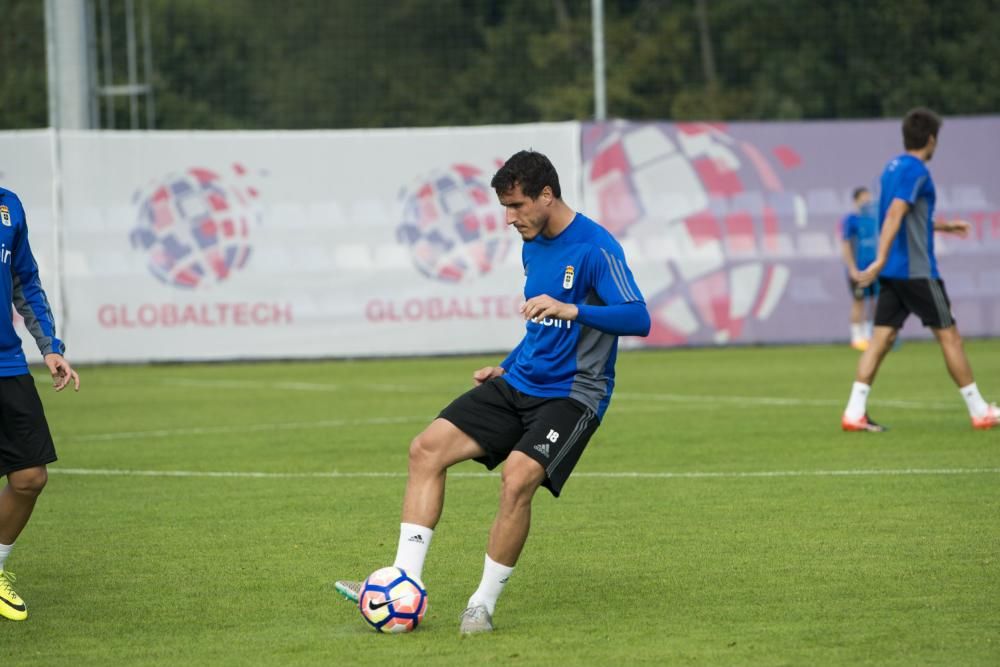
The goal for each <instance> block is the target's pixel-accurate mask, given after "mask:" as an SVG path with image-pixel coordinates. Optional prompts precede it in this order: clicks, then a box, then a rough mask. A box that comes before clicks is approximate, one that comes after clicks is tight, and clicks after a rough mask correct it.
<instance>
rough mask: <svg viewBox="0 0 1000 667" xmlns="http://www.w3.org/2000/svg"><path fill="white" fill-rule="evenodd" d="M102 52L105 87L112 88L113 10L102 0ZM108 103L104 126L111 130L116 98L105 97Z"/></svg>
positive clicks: (106, 0) (113, 123) (113, 126)
mask: <svg viewBox="0 0 1000 667" xmlns="http://www.w3.org/2000/svg"><path fill="white" fill-rule="evenodd" d="M101 47H102V48H101V50H102V51H103V52H104V53H103V54H102V55H103V56H104V87H105V88H110V87H111V86H112V85H113V84H114V77H113V76H112V70H111V64H112V60H111V8H110V7H109V6H108V0H101ZM105 101H106V102H107V105H108V106H107V120H106V121H105V123H104V126H105V127H106V128H108V129H109V130H113V129H114V128H115V98H113V97H111V96H110V95H106V96H105Z"/></svg>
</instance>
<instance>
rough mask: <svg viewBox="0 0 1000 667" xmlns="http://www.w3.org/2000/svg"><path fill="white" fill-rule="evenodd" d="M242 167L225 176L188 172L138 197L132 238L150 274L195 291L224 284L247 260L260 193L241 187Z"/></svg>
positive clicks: (198, 170) (198, 169)
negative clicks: (143, 257)
mask: <svg viewBox="0 0 1000 667" xmlns="http://www.w3.org/2000/svg"><path fill="white" fill-rule="evenodd" d="M246 176H247V170H246V168H245V167H243V166H242V165H239V164H234V165H233V166H232V168H231V173H230V174H229V175H223V174H220V173H218V172H216V171H212V170H210V169H205V168H202V167H192V168H190V169H188V170H186V171H184V172H183V173H180V174H176V173H175V174H170V175H168V176H166V177H165V178H163V179H161V180H159V181H156V182H154V183H153V184H152V185H150V186H149V187H148V188H146V189H145V190H140V191H138V192H136V194H135V196H134V197H133V201H134V203H135V204H136V206H137V208H138V216H137V219H136V224H135V227H134V228H133V229H132V232H131V235H130V239H131V241H132V247H133V248H135V249H137V250H140V251H142V252H143V253H145V255H146V259H147V264H148V266H149V270H150V272H151V273H152V274H153V275H154V276H156V277H157V278H158V279H159V280H161V281H162V282H164V283H166V284H168V285H172V286H174V287H179V288H185V289H194V288H197V287H202V286H205V285H209V284H218V283H222V282H224V281H225V280H227V279H228V278H229V277H230V276H231V275H232V274H233V273H234V272H236V271H239V270H241V269H243V268H244V267H245V266H246V264H247V260H248V259H249V257H250V252H251V248H252V246H251V244H250V233H251V227H252V223H254V222H256V221H257V220H258V219H259V214H258V206H257V198H258V196H259V193H258V192H257V190H256V189H255V188H253V187H250V186H248V185H246V184H245V183H244V179H245V178H246Z"/></svg>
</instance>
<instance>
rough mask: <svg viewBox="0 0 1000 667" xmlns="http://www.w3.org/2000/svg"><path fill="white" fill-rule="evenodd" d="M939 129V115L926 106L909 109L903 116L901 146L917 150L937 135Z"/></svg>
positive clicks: (909, 149)
mask: <svg viewBox="0 0 1000 667" xmlns="http://www.w3.org/2000/svg"><path fill="white" fill-rule="evenodd" d="M940 129H941V116H939V115H937V114H936V113H934V112H933V111H931V110H930V109H928V108H926V107H917V108H916V109H910V110H909V111H908V112H907V113H906V116H905V117H904V118H903V148H905V149H906V150H908V151H917V150H920V149H921V148H923V147H924V146H926V145H927V142H928V141H930V140H931V137H935V138H936V137H937V135H938V130H940Z"/></svg>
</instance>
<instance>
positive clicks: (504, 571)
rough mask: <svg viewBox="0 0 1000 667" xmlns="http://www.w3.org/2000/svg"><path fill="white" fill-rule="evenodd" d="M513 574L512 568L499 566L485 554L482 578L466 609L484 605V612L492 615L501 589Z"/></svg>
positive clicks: (501, 591)
mask: <svg viewBox="0 0 1000 667" xmlns="http://www.w3.org/2000/svg"><path fill="white" fill-rule="evenodd" d="M513 573H514V568H512V567H507V566H506V565H501V564H500V563H498V562H496V561H495V560H493V559H492V558H490V555H489V554H486V561H485V562H484V563H483V578H482V581H480V582H479V588H477V589H476V592H475V593H473V594H472V597H471V598H469V604H468V605H466V606H468V607H475V606H477V605H486V610H487V611H489V612H490V616H492V615H493V610H494V609H496V606H497V600H498V599H499V598H500V594H501V593H503V587H504V586H506V585H507V580H508V579H510V575H512V574H513Z"/></svg>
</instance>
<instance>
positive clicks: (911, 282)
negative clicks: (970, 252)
mask: <svg viewBox="0 0 1000 667" xmlns="http://www.w3.org/2000/svg"><path fill="white" fill-rule="evenodd" d="M940 129H941V118H940V117H939V116H938V115H937V114H935V113H934V112H933V111H931V110H930V109H924V108H917V109H913V110H911V111H910V112H909V113H907V114H906V117H905V118H904V119H903V148H904V149H905V152H904V153H903V154H902V155H900V156H898V157H896V158H893V159H892V160H891V161H890V162H889V164H888V165H886V168H885V171H883V172H882V182H881V198H880V200H879V216H880V219H881V220H882V231H881V233H880V235H879V244H878V252H877V254H876V257H875V261H874V262H872V263H871V265H870V266H869V267H867V268H866V269H865V270H864V271H862V272H861V274H860V276H859V283H860V284H862V285H866V284H870V283H871V282H873V281H874V280H875V279H876V278H878V281H879V290H880V291H879V296H878V304H877V305H876V308H875V332H874V335H873V336H872V340H871V344H870V345H869V347H868V349H867V350H866V351H865V352H864V353H863V354H862V355H861V359H860V361H859V362H858V371H857V376H856V379H855V382H854V386H853V387H852V388H851V397H850V399H849V400H848V402H847V409H846V410H845V411H844V414H843V416H842V417H841V427H842V428H843V429H844V430H845V431H882V430H884V428H883V427H882V426H880V425H878V424H876V423H875V422H873V421H872V420H871V419H869V418H868V415H867V410H866V405H867V400H868V392H869V391H870V390H871V385H872V382H874V380H875V374H876V373H877V372H878V368H879V365H880V364H881V363H882V359H884V358H885V355H886V353H887V352H888V351H889V348H890V347H891V346H892V344H893V342H894V341H895V339H896V335H897V333H898V332H899V329H900V328H901V327H902V326H903V322H905V321H906V318H907V317H909V315H910V313H913V314H915V315H916V316H917V317H919V318H920V321H921V322H923V324H924V326H926V327H930V329H931V331H933V332H934V337H935V338H937V341H938V343H939V344H940V346H941V351H942V352H943V353H944V361H945V365H946V366H947V367H948V372H949V373H950V374H951V377H952V380H954V381H955V384H956V385H958V387H959V391H960V392H961V394H962V398H964V399H965V403H966V405H967V406H968V408H969V417H970V418H971V419H972V426H973V428H977V429H989V428H993V427H994V426H996V424H997V421H998V415H1000V411H998V410H997V406H996V404H992V405H991V404H988V403H987V402H986V401H985V400H983V397H982V395H981V394H980V393H979V388H978V387H977V386H976V383H975V381H974V380H973V377H972V368H971V367H970V366H969V360H968V358H966V356H965V349H964V347H963V345H962V336H961V335H959V333H958V327H957V326H956V325H955V318H954V317H953V316H952V314H951V302H950V301H949V300H948V293H947V292H946V291H945V289H944V282H943V281H942V280H941V276H940V275H939V274H938V267H937V260H936V258H935V257H934V232H935V231H945V232H954V233H956V234H959V235H961V236H965V235H967V234H968V232H969V223H967V222H965V221H963V220H952V221H945V220H935V219H934V203H935V199H936V194H935V191H934V181H933V180H932V179H931V174H930V172H929V171H928V170H927V162H929V161H930V160H931V158H932V157H933V156H934V151H935V149H936V148H937V144H938V132H939V131H940Z"/></svg>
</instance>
